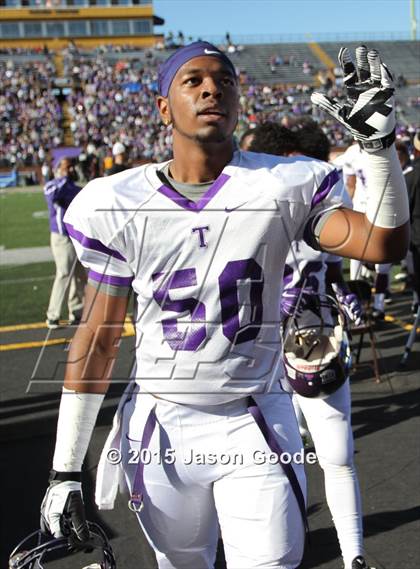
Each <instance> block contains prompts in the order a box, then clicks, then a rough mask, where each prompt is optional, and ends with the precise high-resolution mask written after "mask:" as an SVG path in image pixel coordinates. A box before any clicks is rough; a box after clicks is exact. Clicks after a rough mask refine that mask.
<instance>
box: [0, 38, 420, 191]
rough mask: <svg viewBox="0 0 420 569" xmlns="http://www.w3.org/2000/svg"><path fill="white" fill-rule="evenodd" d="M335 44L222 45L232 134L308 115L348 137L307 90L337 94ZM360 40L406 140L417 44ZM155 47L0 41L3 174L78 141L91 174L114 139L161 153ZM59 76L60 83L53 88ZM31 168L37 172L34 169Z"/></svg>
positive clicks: (418, 69) (337, 141)
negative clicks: (232, 70)
mask: <svg viewBox="0 0 420 569" xmlns="http://www.w3.org/2000/svg"><path fill="white" fill-rule="evenodd" d="M313 45H315V46H316V49H314V48H313ZM341 45H342V43H340V44H338V43H334V42H329V43H322V44H319V45H317V44H304V43H301V44H299V43H282V44H259V45H255V44H254V45H237V46H234V45H233V44H231V45H229V46H224V48H225V49H226V50H227V51H228V54H229V57H231V59H232V61H233V62H234V64H235V66H236V68H237V70H238V72H239V76H240V83H241V107H242V110H241V113H240V120H239V124H238V134H239V135H240V134H241V133H242V132H243V131H244V130H246V129H247V128H248V127H249V126H250V125H252V124H258V123H260V122H262V121H264V120H274V121H281V120H282V119H284V118H285V117H287V116H290V115H292V116H296V115H298V116H299V115H303V114H312V115H313V116H314V118H315V119H316V120H318V121H319V122H320V123H321V125H322V127H323V129H324V130H325V132H326V133H327V134H328V136H329V137H330V139H331V142H332V144H333V146H338V147H340V146H347V145H348V144H350V143H351V142H352V141H351V140H350V139H349V137H348V135H347V134H346V133H345V131H344V129H343V128H342V127H341V126H340V125H339V124H337V123H336V122H334V121H332V120H330V119H328V118H327V117H326V116H325V115H323V114H322V113H320V112H319V111H318V112H317V111H314V110H313V109H312V106H311V104H310V99H309V95H310V93H311V92H312V90H313V89H314V88H315V87H316V88H317V89H320V88H321V89H323V90H324V91H326V92H328V94H329V95H330V96H336V95H337V92H338V90H337V89H336V88H337V87H338V88H339V87H340V84H341V82H342V78H341V76H340V75H339V74H338V73H337V72H336V70H334V67H333V65H334V61H335V58H336V54H337V52H338V49H339V47H340V46H341ZM346 45H348V46H349V47H350V48H354V46H355V45H356V44H355V42H348V43H347V44H346ZM369 45H371V46H372V47H376V48H377V49H379V50H380V52H381V54H383V56H384V58H386V60H387V61H389V63H390V66H391V68H392V69H393V70H394V72H395V73H396V75H397V78H398V83H399V90H398V99H397V103H398V106H397V108H398V113H399V122H400V127H399V131H398V134H399V135H400V136H401V137H402V138H405V139H407V140H409V139H410V137H412V134H413V133H414V132H415V130H416V128H417V127H418V126H419V124H420V121H419V107H420V97H419V88H418V85H419V84H420V66H419V64H418V61H419V55H420V44H419V42H414V41H398V42H377V41H376V42H370V43H369ZM162 47H163V46H160V48H158V49H157V48H146V49H139V48H138V47H135V46H134V47H131V48H130V47H129V46H119V47H118V48H116V47H115V46H114V47H113V46H107V45H100V46H98V47H96V48H95V49H94V50H90V51H88V50H79V49H78V48H77V47H76V46H75V44H74V43H72V42H70V44H69V45H68V47H67V48H66V49H64V50H62V52H60V53H59V54H53V53H50V52H49V51H48V49H45V50H32V51H31V50H29V49H22V50H19V49H16V48H11V49H9V50H7V49H3V50H1V52H0V79H1V85H0V118H1V122H0V144H1V151H0V169H3V172H2V173H3V175H4V176H5V177H6V178H5V179H9V178H8V176H9V175H10V173H11V172H10V169H11V168H12V169H17V170H18V171H19V172H21V171H22V169H25V168H26V170H28V168H29V170H30V172H29V173H30V176H29V177H31V176H32V177H34V176H33V175H32V174H31V172H32V170H31V169H33V168H34V167H35V168H37V169H38V170H40V168H41V166H43V167H44V169H45V168H46V164H47V163H49V160H50V153H51V151H52V150H53V149H55V148H57V147H60V146H64V145H65V146H71V145H74V146H76V147H79V148H80V152H81V155H82V158H83V157H89V156H90V157H92V156H95V160H96V162H97V163H98V166H97V167H95V169H94V171H93V173H92V175H93V174H95V175H98V173H101V172H102V166H101V165H102V164H103V162H104V160H105V159H106V158H107V157H108V158H109V156H110V149H111V148H112V145H113V144H114V143H115V142H116V141H120V142H122V143H123V144H124V145H125V146H126V148H127V149H128V153H129V159H130V161H131V163H132V164H136V163H140V162H142V161H154V160H159V161H161V160H165V159H167V158H168V157H169V156H168V150H167V148H168V146H169V145H168V142H169V141H170V130H167V129H166V128H164V127H163V126H162V125H161V123H160V120H159V117H158V113H157V110H156V107H155V103H154V96H155V91H156V79H157V69H158V66H159V63H160V62H161V61H162V60H163V59H165V58H166V57H167V55H168V53H169V51H168V50H167V49H162ZM320 54H321V56H320ZM323 54H324V56H322V55H323ZM64 84H65V85H66V86H67V87H66V90H64V89H57V85H64ZM64 93H65V94H64ZM85 175H86V176H87V177H89V174H88V173H87V172H86V171H85ZM35 177H38V179H39V181H41V179H40V176H39V172H38V171H37V173H36V174H35Z"/></svg>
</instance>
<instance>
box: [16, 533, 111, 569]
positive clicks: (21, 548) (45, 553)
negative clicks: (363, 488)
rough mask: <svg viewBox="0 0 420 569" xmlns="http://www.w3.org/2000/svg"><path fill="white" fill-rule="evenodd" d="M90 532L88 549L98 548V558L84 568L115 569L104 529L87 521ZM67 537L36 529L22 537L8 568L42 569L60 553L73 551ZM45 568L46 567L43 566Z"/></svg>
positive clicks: (71, 543)
mask: <svg viewBox="0 0 420 569" xmlns="http://www.w3.org/2000/svg"><path fill="white" fill-rule="evenodd" d="M87 524H88V527H89V532H90V536H91V538H90V540H89V542H88V547H89V550H99V551H100V552H101V553H100V554H99V555H100V560H99V561H98V562H97V563H93V564H90V565H88V567H86V568H85V569H89V568H90V569H116V567H117V566H116V563H115V557H114V553H113V551H112V547H111V544H110V543H109V541H108V538H107V536H106V533H105V532H104V530H103V529H102V528H101V527H100V526H99V525H98V524H95V523H92V522H87ZM73 545H74V544H73V542H72V541H71V540H70V539H69V538H68V537H53V536H51V535H48V534H45V533H43V532H42V531H41V530H37V531H35V532H33V533H31V534H30V535H28V536H27V537H25V539H23V540H22V541H21V542H20V543H19V544H18V545H17V546H16V547H15V549H14V550H13V551H12V553H11V554H10V557H9V569H44V563H47V562H48V561H51V560H52V559H57V557H58V555H59V554H60V552H61V553H62V554H65V553H69V552H71V551H75V550H76V549H77V548H75V547H74V546H73ZM45 569H46V568H45Z"/></svg>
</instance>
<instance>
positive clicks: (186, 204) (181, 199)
mask: <svg viewBox="0 0 420 569" xmlns="http://www.w3.org/2000/svg"><path fill="white" fill-rule="evenodd" d="M239 160H240V153H239V152H234V154H233V157H232V160H231V161H230V162H229V164H227V165H226V166H225V167H224V168H223V170H222V172H221V173H220V174H219V176H218V177H217V178H216V179H215V181H214V182H213V183H212V185H211V186H210V188H209V189H208V190H207V192H206V193H205V194H204V195H203V197H202V198H201V199H200V200H199V201H198V202H193V201H191V200H189V199H188V198H186V197H185V196H183V195H181V194H180V193H179V192H177V191H176V190H175V189H173V188H171V187H169V186H167V185H165V184H161V185H160V186H159V187H157V188H156V190H157V191H158V192H159V193H160V194H162V195H164V196H166V197H167V198H169V199H170V200H172V201H173V202H174V203H176V204H177V205H178V206H179V207H182V208H183V209H186V210H188V211H194V212H200V211H201V210H202V209H204V208H205V207H206V205H207V204H208V203H209V202H210V201H211V200H212V199H213V198H214V197H215V196H216V195H217V194H218V192H219V191H220V190H221V189H222V188H223V186H224V185H225V184H226V182H227V181H228V180H230V178H231V174H230V173H229V169H230V167H231V166H235V165H237V163H238V162H239ZM161 167H162V164H159V168H161ZM156 178H157V179H159V178H158V176H157V174H156ZM159 182H160V180H159Z"/></svg>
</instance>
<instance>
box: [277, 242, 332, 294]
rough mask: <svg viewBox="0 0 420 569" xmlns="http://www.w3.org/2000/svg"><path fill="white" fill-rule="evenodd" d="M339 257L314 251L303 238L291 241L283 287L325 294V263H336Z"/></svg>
mask: <svg viewBox="0 0 420 569" xmlns="http://www.w3.org/2000/svg"><path fill="white" fill-rule="evenodd" d="M340 260H341V257H339V256H337V255H331V254H329V253H324V252H323V251H316V250H315V249H313V248H312V247H310V246H309V245H308V244H307V243H305V241H303V239H302V240H301V241H293V243H292V246H291V247H290V251H289V254H288V255H287V259H286V265H285V267H284V276H283V288H284V290H288V289H292V288H305V289H306V288H308V289H310V290H311V291H313V292H314V293H317V294H321V295H322V294H325V289H326V287H325V276H326V272H327V263H337V262H339V261H340Z"/></svg>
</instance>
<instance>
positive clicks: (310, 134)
mask: <svg viewBox="0 0 420 569" xmlns="http://www.w3.org/2000/svg"><path fill="white" fill-rule="evenodd" d="M293 132H294V133H295V135H296V140H297V144H298V147H299V152H301V153H302V154H304V155H305V156H310V157H311V158H316V159H317V160H324V162H328V159H329V156H330V152H331V143H330V141H329V139H328V136H327V135H326V134H325V132H324V131H323V130H322V128H321V127H320V126H319V124H318V123H317V122H315V121H313V120H310V119H309V120H306V121H304V122H302V123H301V124H298V125H296V126H294V127H293Z"/></svg>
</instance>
